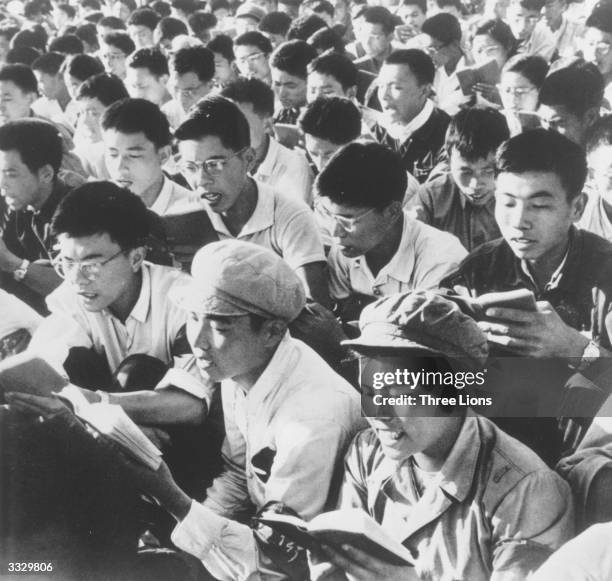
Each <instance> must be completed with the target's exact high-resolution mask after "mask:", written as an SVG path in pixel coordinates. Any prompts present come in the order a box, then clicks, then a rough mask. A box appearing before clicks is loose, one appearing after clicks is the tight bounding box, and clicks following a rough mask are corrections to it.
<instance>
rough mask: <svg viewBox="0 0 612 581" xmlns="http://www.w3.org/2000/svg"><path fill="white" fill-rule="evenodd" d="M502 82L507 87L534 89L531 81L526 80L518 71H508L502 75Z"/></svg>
mask: <svg viewBox="0 0 612 581" xmlns="http://www.w3.org/2000/svg"><path fill="white" fill-rule="evenodd" d="M502 81H503V83H504V84H505V85H509V86H512V87H521V86H527V87H533V85H532V84H531V82H529V79H527V78H525V77H524V76H523V75H521V73H517V72H516V71H507V72H505V73H504V74H503V75H502Z"/></svg>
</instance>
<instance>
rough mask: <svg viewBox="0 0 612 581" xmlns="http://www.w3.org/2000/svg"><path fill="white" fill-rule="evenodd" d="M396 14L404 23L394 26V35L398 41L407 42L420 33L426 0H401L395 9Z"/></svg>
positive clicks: (424, 17)
mask: <svg viewBox="0 0 612 581" xmlns="http://www.w3.org/2000/svg"><path fill="white" fill-rule="evenodd" d="M397 15H398V16H399V17H400V18H401V19H402V22H403V23H404V24H403V25H400V26H396V27H395V35H396V36H397V38H398V40H399V41H400V42H403V43H405V42H408V41H409V40H410V39H412V38H414V37H416V36H418V35H419V34H421V26H423V22H425V19H426V18H427V2H426V1H425V0H403V2H402V3H401V5H400V6H399V7H398V9H397Z"/></svg>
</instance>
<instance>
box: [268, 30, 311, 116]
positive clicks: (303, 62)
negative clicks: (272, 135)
mask: <svg viewBox="0 0 612 581" xmlns="http://www.w3.org/2000/svg"><path fill="white" fill-rule="evenodd" d="M316 56H317V55H316V51H315V49H314V48H312V47H311V46H310V45H309V44H307V43H306V42H304V41H302V40H289V41H287V42H284V43H283V44H281V45H280V46H279V47H278V48H277V49H276V50H275V51H274V52H273V53H272V55H271V56H270V67H271V74H272V88H273V89H274V94H275V95H276V100H277V112H276V115H275V116H274V122H275V123H285V124H289V125H295V124H296V121H297V118H298V116H299V114H300V109H301V108H302V107H303V106H304V105H306V79H307V76H308V63H310V61H311V60H313V59H314V58H315V57H316Z"/></svg>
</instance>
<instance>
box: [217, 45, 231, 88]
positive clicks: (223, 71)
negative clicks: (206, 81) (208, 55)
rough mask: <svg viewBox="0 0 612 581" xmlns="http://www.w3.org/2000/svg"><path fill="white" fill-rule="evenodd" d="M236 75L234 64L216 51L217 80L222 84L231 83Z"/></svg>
mask: <svg viewBox="0 0 612 581" xmlns="http://www.w3.org/2000/svg"><path fill="white" fill-rule="evenodd" d="M234 76H235V73H234V71H233V69H232V64H231V63H230V62H229V61H228V60H227V59H226V58H225V57H224V56H223V55H222V54H219V53H215V80H216V81H217V83H219V84H220V85H223V84H225V83H229V82H230V81H231V80H232V79H233V78H234Z"/></svg>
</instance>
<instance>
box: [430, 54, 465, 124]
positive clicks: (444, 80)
mask: <svg viewBox="0 0 612 581" xmlns="http://www.w3.org/2000/svg"><path fill="white" fill-rule="evenodd" d="M466 66H467V63H466V62H465V57H461V59H460V60H459V62H458V63H457V66H456V67H455V70H454V71H453V72H452V73H451V74H450V75H448V74H447V73H446V69H445V68H444V67H438V68H437V69H436V75H435V77H434V82H433V89H434V91H435V93H436V98H435V101H436V104H437V106H438V108H439V109H442V111H445V112H446V113H448V114H449V115H450V116H451V117H452V116H453V115H456V114H457V113H458V112H459V109H460V108H461V105H463V104H464V103H467V102H468V101H469V99H470V96H469V95H464V94H463V91H462V90H461V84H460V83H459V79H458V78H457V71H459V70H461V69H463V68H465V67H466Z"/></svg>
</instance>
